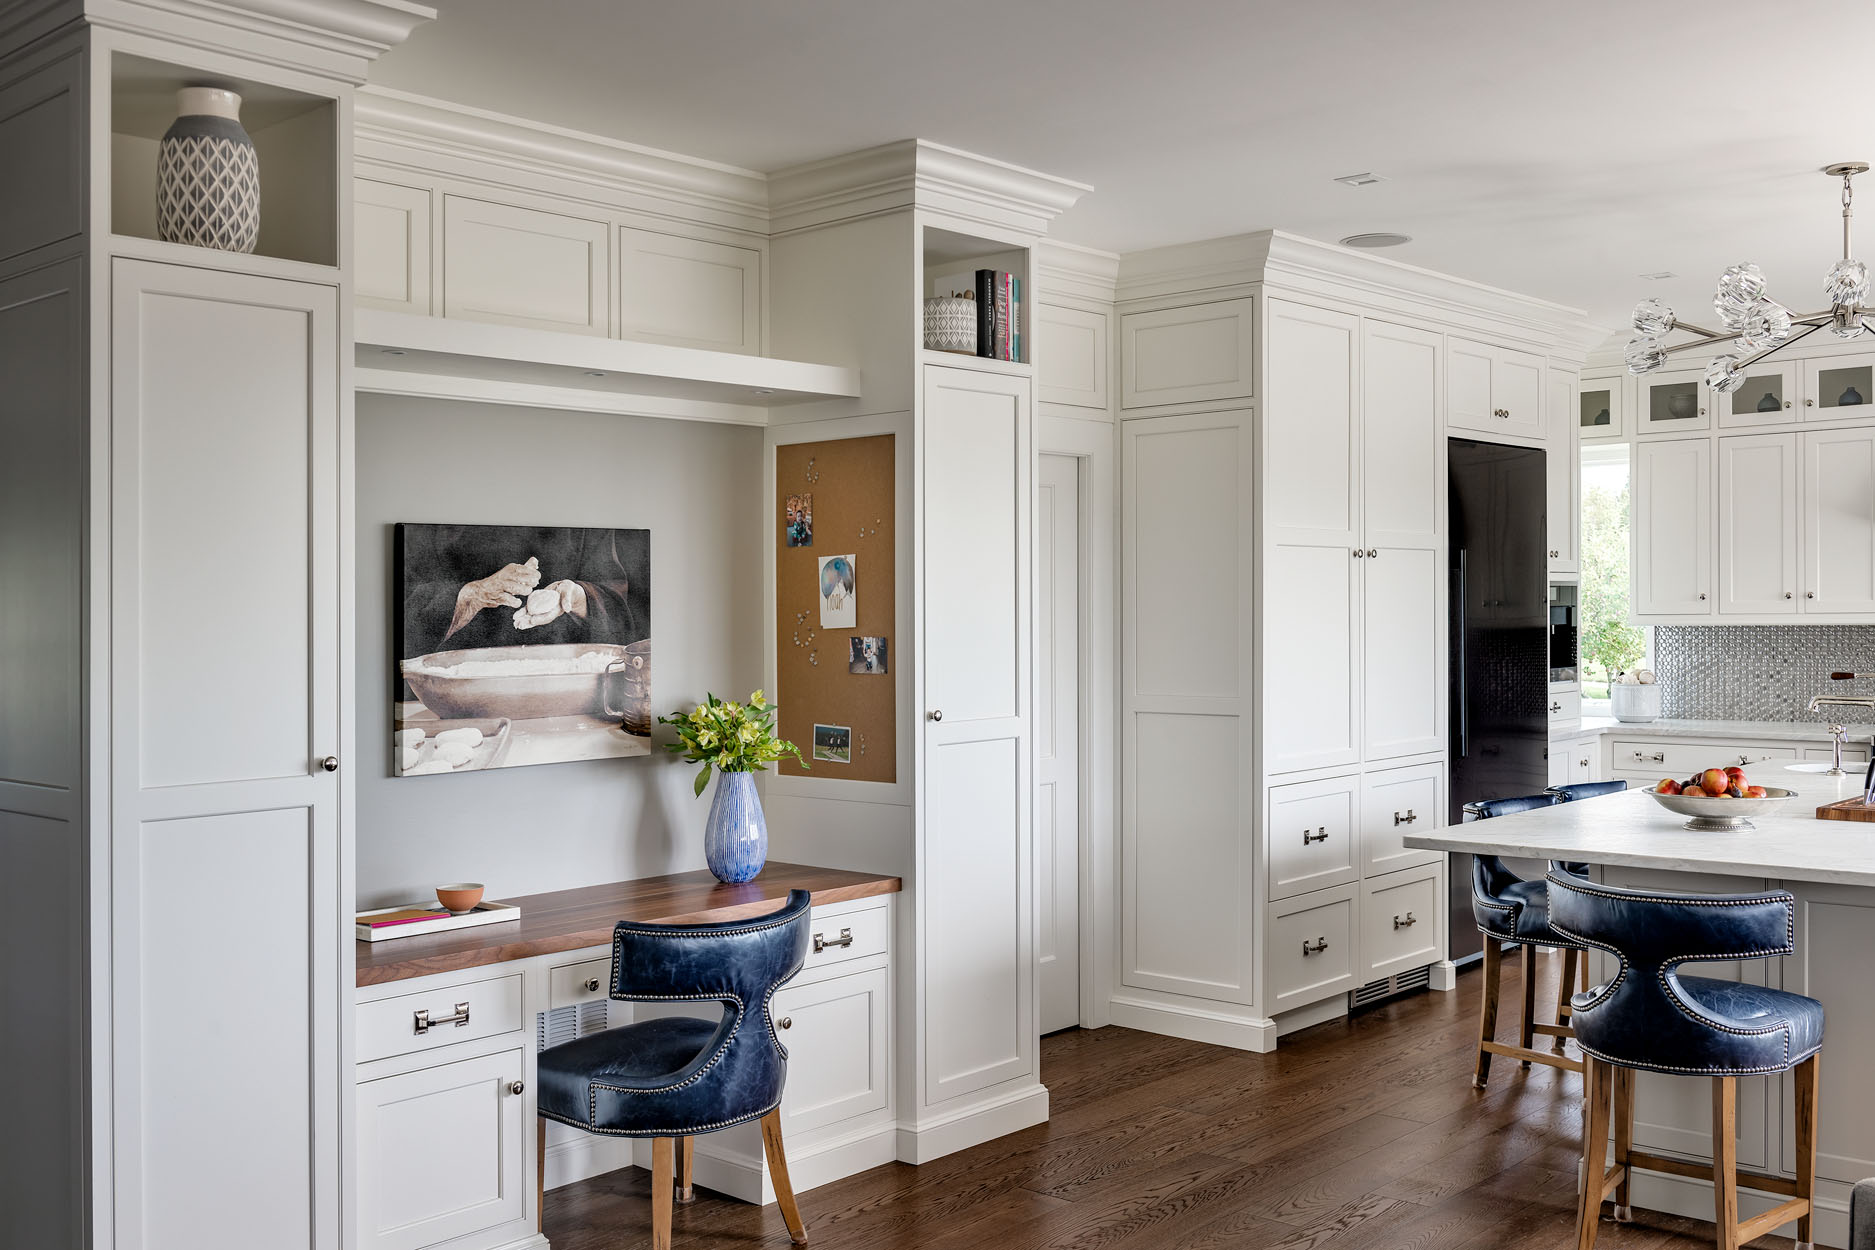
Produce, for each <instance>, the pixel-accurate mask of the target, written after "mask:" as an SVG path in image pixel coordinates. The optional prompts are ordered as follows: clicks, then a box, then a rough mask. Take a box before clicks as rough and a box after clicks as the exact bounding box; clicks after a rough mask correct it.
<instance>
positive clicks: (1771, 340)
mask: <svg viewBox="0 0 1875 1250" xmlns="http://www.w3.org/2000/svg"><path fill="white" fill-rule="evenodd" d="M1789 337H1790V309H1788V308H1786V307H1784V306H1783V305H1782V304H1780V303H1778V302H1777V301H1776V300H1768V299H1761V300H1759V301H1758V302H1757V303H1756V304H1754V305H1752V307H1751V311H1749V312H1747V313H1746V314H1745V318H1744V321H1743V322H1742V323H1741V324H1740V325H1739V327H1738V342H1739V346H1741V347H1744V348H1747V349H1749V350H1751V351H1754V352H1761V351H1763V350H1764V349H1765V348H1767V347H1775V346H1777V345H1778V344H1779V343H1782V342H1783V341H1784V340H1785V339H1787V338H1789Z"/></svg>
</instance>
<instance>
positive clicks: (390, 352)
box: [378, 347, 404, 356]
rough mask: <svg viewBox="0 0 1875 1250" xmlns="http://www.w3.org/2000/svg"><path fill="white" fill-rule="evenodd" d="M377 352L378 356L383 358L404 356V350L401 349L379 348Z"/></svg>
mask: <svg viewBox="0 0 1875 1250" xmlns="http://www.w3.org/2000/svg"><path fill="white" fill-rule="evenodd" d="M378 351H379V354H380V355H384V356H401V355H403V354H404V349H403V348H401V347H382V348H379V349H378Z"/></svg>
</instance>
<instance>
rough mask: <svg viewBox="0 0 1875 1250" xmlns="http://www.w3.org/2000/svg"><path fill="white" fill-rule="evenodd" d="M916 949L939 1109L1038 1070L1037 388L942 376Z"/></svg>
mask: <svg viewBox="0 0 1875 1250" xmlns="http://www.w3.org/2000/svg"><path fill="white" fill-rule="evenodd" d="M923 416H924V432H923V457H922V463H923V480H922V482H921V483H920V484H919V498H920V500H922V501H923V506H925V507H926V508H928V509H929V513H928V515H926V516H923V517H921V518H920V520H919V533H920V536H921V539H922V541H921V543H920V547H921V550H920V552H919V558H920V567H921V569H922V578H921V582H922V584H921V586H920V590H921V594H922V616H923V624H924V635H923V638H922V640H921V643H920V646H921V649H922V652H923V657H924V664H923V665H922V666H921V669H920V671H919V680H920V682H921V685H922V691H921V693H922V694H923V697H924V701H923V704H922V707H923V712H924V717H923V722H922V727H923V745H924V751H923V755H924V770H923V776H922V778H921V785H920V787H919V790H920V800H921V802H920V813H919V817H920V819H921V820H922V822H923V830H922V833H921V836H920V837H919V839H918V845H919V846H920V847H921V848H922V850H921V862H920V863H919V873H918V883H919V897H918V913H917V914H918V928H919V939H918V944H917V950H918V953H919V958H920V961H921V962H922V964H923V968H922V976H921V978H920V980H921V982H922V984H923V987H924V994H925V1001H924V1003H923V1004H922V1006H923V1010H922V1012H921V1013H920V1019H921V1021H922V1026H921V1027H922V1028H923V1031H924V1037H923V1039H922V1042H923V1054H924V1056H925V1067H924V1073H923V1083H924V1089H923V1097H924V1102H925V1104H926V1105H930V1104H933V1103H939V1102H942V1101H944V1100H946V1099H949V1098H955V1097H959V1096H961V1095H965V1094H969V1093H973V1092H975V1091H976V1090H980V1089H983V1088H985V1087H986V1086H990V1085H994V1084H997V1083H999V1082H1002V1081H1008V1080H1013V1079H1016V1078H1018V1077H1024V1076H1029V1077H1032V1076H1033V1074H1034V1072H1035V1053H1036V1037H1037V1033H1036V1023H1035V942H1034V933H1035V911H1034V898H1035V883H1034V865H1033V859H1034V856H1033V854H1032V848H1031V845H1030V840H1031V830H1030V808H1031V806H1032V791H1031V785H1032V780H1031V776H1030V758H1029V756H1030V742H1029V717H1030V707H1029V704H1030V680H1031V674H1030V668H1031V665H1030V654H1031V640H1032V634H1031V626H1030V606H1029V605H1030V598H1031V591H1030V586H1031V584H1032V583H1031V571H1030V545H1031V536H1030V517H1031V515H1032V513H1033V510H1034V503H1035V497H1034V468H1033V465H1034V451H1033V445H1032V438H1031V435H1032V431H1031V416H1030V404H1029V380H1028V379H1027V378H1020V377H1009V376H1005V375H1002V374H992V373H987V372H978V371H976V370H972V369H952V368H945V367H940V366H929V367H927V368H926V369H925V376H924V413H923Z"/></svg>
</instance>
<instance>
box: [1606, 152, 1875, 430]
mask: <svg viewBox="0 0 1875 1250" xmlns="http://www.w3.org/2000/svg"><path fill="white" fill-rule="evenodd" d="M1823 172H1824V173H1826V174H1828V175H1829V176H1830V177H1832V178H1841V179H1842V259H1841V260H1839V261H1837V262H1836V263H1835V264H1833V265H1831V266H1830V267H1829V273H1828V274H1826V275H1824V278H1823V298H1824V299H1827V300H1828V301H1829V307H1828V308H1826V309H1824V310H1823V311H1821V312H1811V313H1794V312H1792V311H1791V310H1790V309H1789V308H1787V307H1785V306H1784V305H1783V304H1780V303H1778V302H1777V301H1776V300H1774V299H1772V298H1770V297H1769V296H1768V295H1766V294H1765V293H1764V271H1763V270H1761V269H1759V268H1758V267H1757V266H1756V265H1754V264H1751V263H1750V262H1746V263H1745V264H1742V265H1733V266H1732V267H1731V268H1730V269H1727V270H1726V271H1725V272H1724V273H1722V274H1720V275H1719V288H1718V291H1717V292H1716V293H1715V294H1714V295H1713V297H1712V306H1713V308H1714V310H1715V311H1717V313H1718V314H1719V321H1720V323H1721V324H1723V325H1724V327H1725V329H1724V330H1723V331H1720V330H1708V329H1705V328H1704V327H1701V326H1696V325H1692V324H1689V323H1688V322H1685V321H1681V320H1680V319H1679V318H1677V317H1675V316H1674V315H1673V310H1672V309H1671V308H1669V307H1667V306H1666V305H1665V304H1663V303H1661V302H1660V301H1659V300H1657V299H1644V300H1642V301H1641V302H1640V303H1638V304H1636V305H1635V306H1634V331H1635V334H1634V337H1633V338H1632V339H1629V340H1628V347H1627V362H1628V372H1630V373H1637V374H1645V373H1652V372H1653V371H1654V370H1656V369H1661V368H1665V367H1666V364H1667V358H1668V357H1669V356H1672V355H1674V354H1675V353H1677V352H1687V351H1693V350H1695V349H1697V348H1702V347H1717V346H1719V345H1720V344H1722V343H1736V344H1737V345H1738V347H1739V348H1741V349H1743V354H1742V355H1741V354H1740V352H1737V351H1728V352H1721V353H1720V354H1719V355H1717V356H1714V357H1713V358H1712V363H1711V364H1709V365H1707V366H1706V385H1707V386H1709V387H1711V388H1712V389H1713V390H1715V391H1717V392H1719V393H1720V394H1722V395H1729V394H1731V393H1732V392H1733V391H1735V390H1737V389H1738V388H1739V387H1740V386H1742V385H1744V382H1745V371H1746V370H1747V369H1749V368H1750V367H1751V366H1752V365H1755V364H1757V363H1758V362H1759V361H1760V360H1763V359H1764V358H1765V357H1766V356H1769V355H1770V354H1771V353H1772V352H1775V351H1777V350H1778V349H1779V348H1782V347H1785V346H1788V345H1789V344H1791V343H1795V342H1796V341H1797V340H1798V339H1801V338H1803V337H1804V336H1805V335H1808V334H1814V333H1815V332H1816V331H1818V330H1820V329H1822V328H1823V327H1825V326H1828V327H1829V331H1830V333H1831V334H1834V335H1836V336H1837V337H1839V338H1845V339H1852V338H1854V337H1856V335H1858V334H1861V333H1862V332H1863V331H1865V330H1875V326H1871V325H1870V324H1869V322H1868V321H1867V317H1869V316H1870V315H1875V308H1870V307H1867V306H1866V305H1867V304H1868V298H1869V272H1868V266H1867V265H1865V264H1863V263H1862V262H1861V261H1859V260H1853V259H1851V258H1850V256H1849V223H1850V219H1851V217H1852V216H1853V213H1852V211H1851V209H1850V204H1851V202H1852V201H1853V200H1854V199H1855V188H1854V186H1853V185H1852V183H1851V179H1853V178H1854V177H1855V176H1856V175H1857V174H1861V173H1867V172H1868V165H1867V164H1866V163H1865V162H1862V161H1841V162H1838V163H1837V164H1834V165H1826V166H1824V167H1823ZM1675 330H1684V331H1686V332H1687V333H1689V334H1691V335H1693V336H1694V337H1693V338H1692V339H1690V340H1688V341H1686V342H1682V343H1675V344H1672V345H1668V343H1667V342H1666V337H1667V335H1668V334H1670V333H1672V332H1673V331H1675Z"/></svg>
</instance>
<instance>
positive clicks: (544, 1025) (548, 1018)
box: [534, 998, 607, 1050]
mask: <svg viewBox="0 0 1875 1250" xmlns="http://www.w3.org/2000/svg"><path fill="white" fill-rule="evenodd" d="M606 1004H607V1000H606V999H603V998H595V999H593V1000H592V1001H591V1002H586V1003H568V1004H567V1005H566V1006H564V1007H555V1008H554V1009H553V1010H551V1011H543V1012H541V1013H540V1014H539V1015H538V1016H535V1017H534V1042H535V1045H536V1047H537V1048H538V1049H540V1050H545V1049H547V1047H549V1046H558V1045H559V1044H560V1043H562V1042H570V1041H572V1040H573V1039H574V1038H576V1037H584V1036H586V1035H587V1034H588V1033H600V1032H603V1031H604V1030H605V1028H606Z"/></svg>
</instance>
